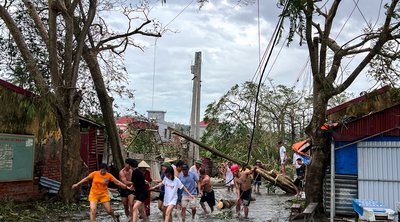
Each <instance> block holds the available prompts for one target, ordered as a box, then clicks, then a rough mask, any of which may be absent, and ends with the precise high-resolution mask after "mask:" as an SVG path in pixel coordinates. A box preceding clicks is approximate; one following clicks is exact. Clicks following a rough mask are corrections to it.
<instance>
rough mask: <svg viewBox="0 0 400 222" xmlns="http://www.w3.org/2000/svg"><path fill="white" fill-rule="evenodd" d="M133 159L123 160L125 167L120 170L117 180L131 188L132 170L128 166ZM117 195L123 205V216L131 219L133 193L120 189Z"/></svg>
mask: <svg viewBox="0 0 400 222" xmlns="http://www.w3.org/2000/svg"><path fill="white" fill-rule="evenodd" d="M132 160H133V159H129V158H128V159H126V160H125V165H124V168H122V169H121V170H120V171H119V179H120V180H121V182H122V183H124V184H126V185H128V186H131V185H132V184H133V183H132V182H131V180H132V168H131V166H130V165H129V163H130V162H131V161H132ZM119 193H120V195H121V202H122V204H123V205H124V210H125V215H126V217H128V218H130V217H131V208H132V205H133V198H134V196H133V191H132V190H129V189H123V188H120V190H119Z"/></svg>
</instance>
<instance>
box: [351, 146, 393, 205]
mask: <svg viewBox="0 0 400 222" xmlns="http://www.w3.org/2000/svg"><path fill="white" fill-rule="evenodd" d="M357 145H358V150H357V153H358V155H357V159H358V186H359V190H358V194H359V195H358V196H359V198H360V199H372V200H378V201H382V202H383V203H385V204H386V205H387V206H388V207H390V208H391V209H393V210H395V204H396V202H399V201H400V159H399V158H400V141H369V142H360V143H358V144H357Z"/></svg>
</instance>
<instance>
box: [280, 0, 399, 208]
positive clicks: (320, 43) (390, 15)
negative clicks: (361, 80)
mask: <svg viewBox="0 0 400 222" xmlns="http://www.w3.org/2000/svg"><path fill="white" fill-rule="evenodd" d="M279 3H280V4H281V5H282V6H283V7H284V12H283V13H282V16H283V17H284V18H287V19H289V22H290V25H289V32H290V35H289V40H292V39H293V38H294V37H295V36H296V35H298V36H299V38H300V42H301V43H303V42H305V43H306V45H307V49H308V53H309V56H310V64H311V72H312V76H313V108H314V109H313V114H312V118H311V121H310V124H309V125H308V126H307V128H306V132H307V134H308V135H309V136H310V137H311V139H312V142H313V149H312V156H313V161H312V163H311V165H310V167H309V169H308V170H309V174H308V176H307V178H306V180H307V184H306V189H305V190H306V193H307V195H306V196H307V202H322V180H323V177H324V172H325V169H326V166H327V164H328V163H329V153H330V150H329V146H328V144H327V138H326V137H325V134H324V131H323V130H321V125H323V124H324V122H325V118H326V117H325V112H326V110H327V107H328V103H329V100H330V99H331V98H333V97H334V96H335V95H338V94H340V93H342V92H344V91H345V90H346V89H347V88H348V87H349V86H350V85H351V84H352V83H353V82H354V80H355V79H356V77H357V76H359V75H360V74H361V73H362V71H363V70H364V69H365V68H367V66H368V65H371V66H372V68H373V69H374V73H375V74H376V76H377V77H378V79H383V78H389V79H392V78H391V76H389V75H387V73H389V72H391V71H393V70H394V69H393V66H392V65H394V64H395V63H394V62H393V61H394V60H396V58H397V57H396V56H394V55H396V53H395V52H393V53H390V52H387V50H386V49H389V48H391V47H390V46H391V45H393V44H395V45H397V43H395V42H396V41H397V39H398V38H399V37H400V35H399V27H400V23H399V21H398V18H399V5H398V0H390V1H386V2H385V7H384V8H385V10H386V13H385V18H384V19H383V22H382V23H381V24H380V25H377V26H372V25H369V26H368V27H367V28H364V29H363V32H362V33H360V35H355V37H354V38H352V39H346V40H344V41H343V42H339V40H337V39H335V38H334V37H332V28H333V27H334V20H335V17H336V14H337V12H338V10H339V6H340V5H341V3H342V1H340V0H334V1H318V2H315V1H313V0H280V1H279ZM325 7H326V8H325ZM361 31H362V30H360V32H361ZM355 55H357V56H358V57H360V58H361V60H360V61H361V62H359V63H358V64H357V65H356V67H355V68H354V69H353V70H351V71H350V72H349V74H348V75H347V76H346V77H344V80H343V81H339V80H340V75H339V74H340V68H341V65H342V63H343V62H344V61H345V60H346V59H349V58H351V57H352V56H355Z"/></svg>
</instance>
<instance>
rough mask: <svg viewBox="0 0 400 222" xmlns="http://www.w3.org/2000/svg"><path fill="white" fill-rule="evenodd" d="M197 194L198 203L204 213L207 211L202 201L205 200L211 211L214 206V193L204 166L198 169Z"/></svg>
mask: <svg viewBox="0 0 400 222" xmlns="http://www.w3.org/2000/svg"><path fill="white" fill-rule="evenodd" d="M199 195H200V196H201V199H200V205H201V208H203V210H204V213H206V214H207V213H208V211H207V209H206V205H205V204H204V202H207V204H208V206H209V207H210V209H211V213H212V212H213V211H214V206H215V194H214V190H213V187H212V184H211V179H210V176H208V175H207V174H206V170H205V169H204V168H201V169H200V179H199Z"/></svg>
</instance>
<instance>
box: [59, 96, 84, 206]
mask: <svg viewBox="0 0 400 222" xmlns="http://www.w3.org/2000/svg"><path fill="white" fill-rule="evenodd" d="M64 93H65V96H63V98H60V100H63V102H64V104H62V107H60V105H58V107H56V108H55V110H56V113H57V115H56V116H57V119H58V123H59V124H60V129H61V133H62V140H63V146H62V151H61V187H60V192H59V195H60V197H61V198H62V200H63V201H64V202H66V203H71V202H75V201H76V200H78V198H79V192H78V190H72V188H71V187H72V184H74V183H76V182H77V181H79V179H80V178H82V173H83V169H84V165H83V162H82V160H81V155H80V148H81V140H80V138H81V135H80V127H79V101H80V98H75V99H71V100H69V98H73V97H74V96H72V95H76V93H73V92H69V93H68V90H66V91H64ZM71 94H72V95H71ZM78 100H79V101H78ZM71 101H72V102H71Z"/></svg>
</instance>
